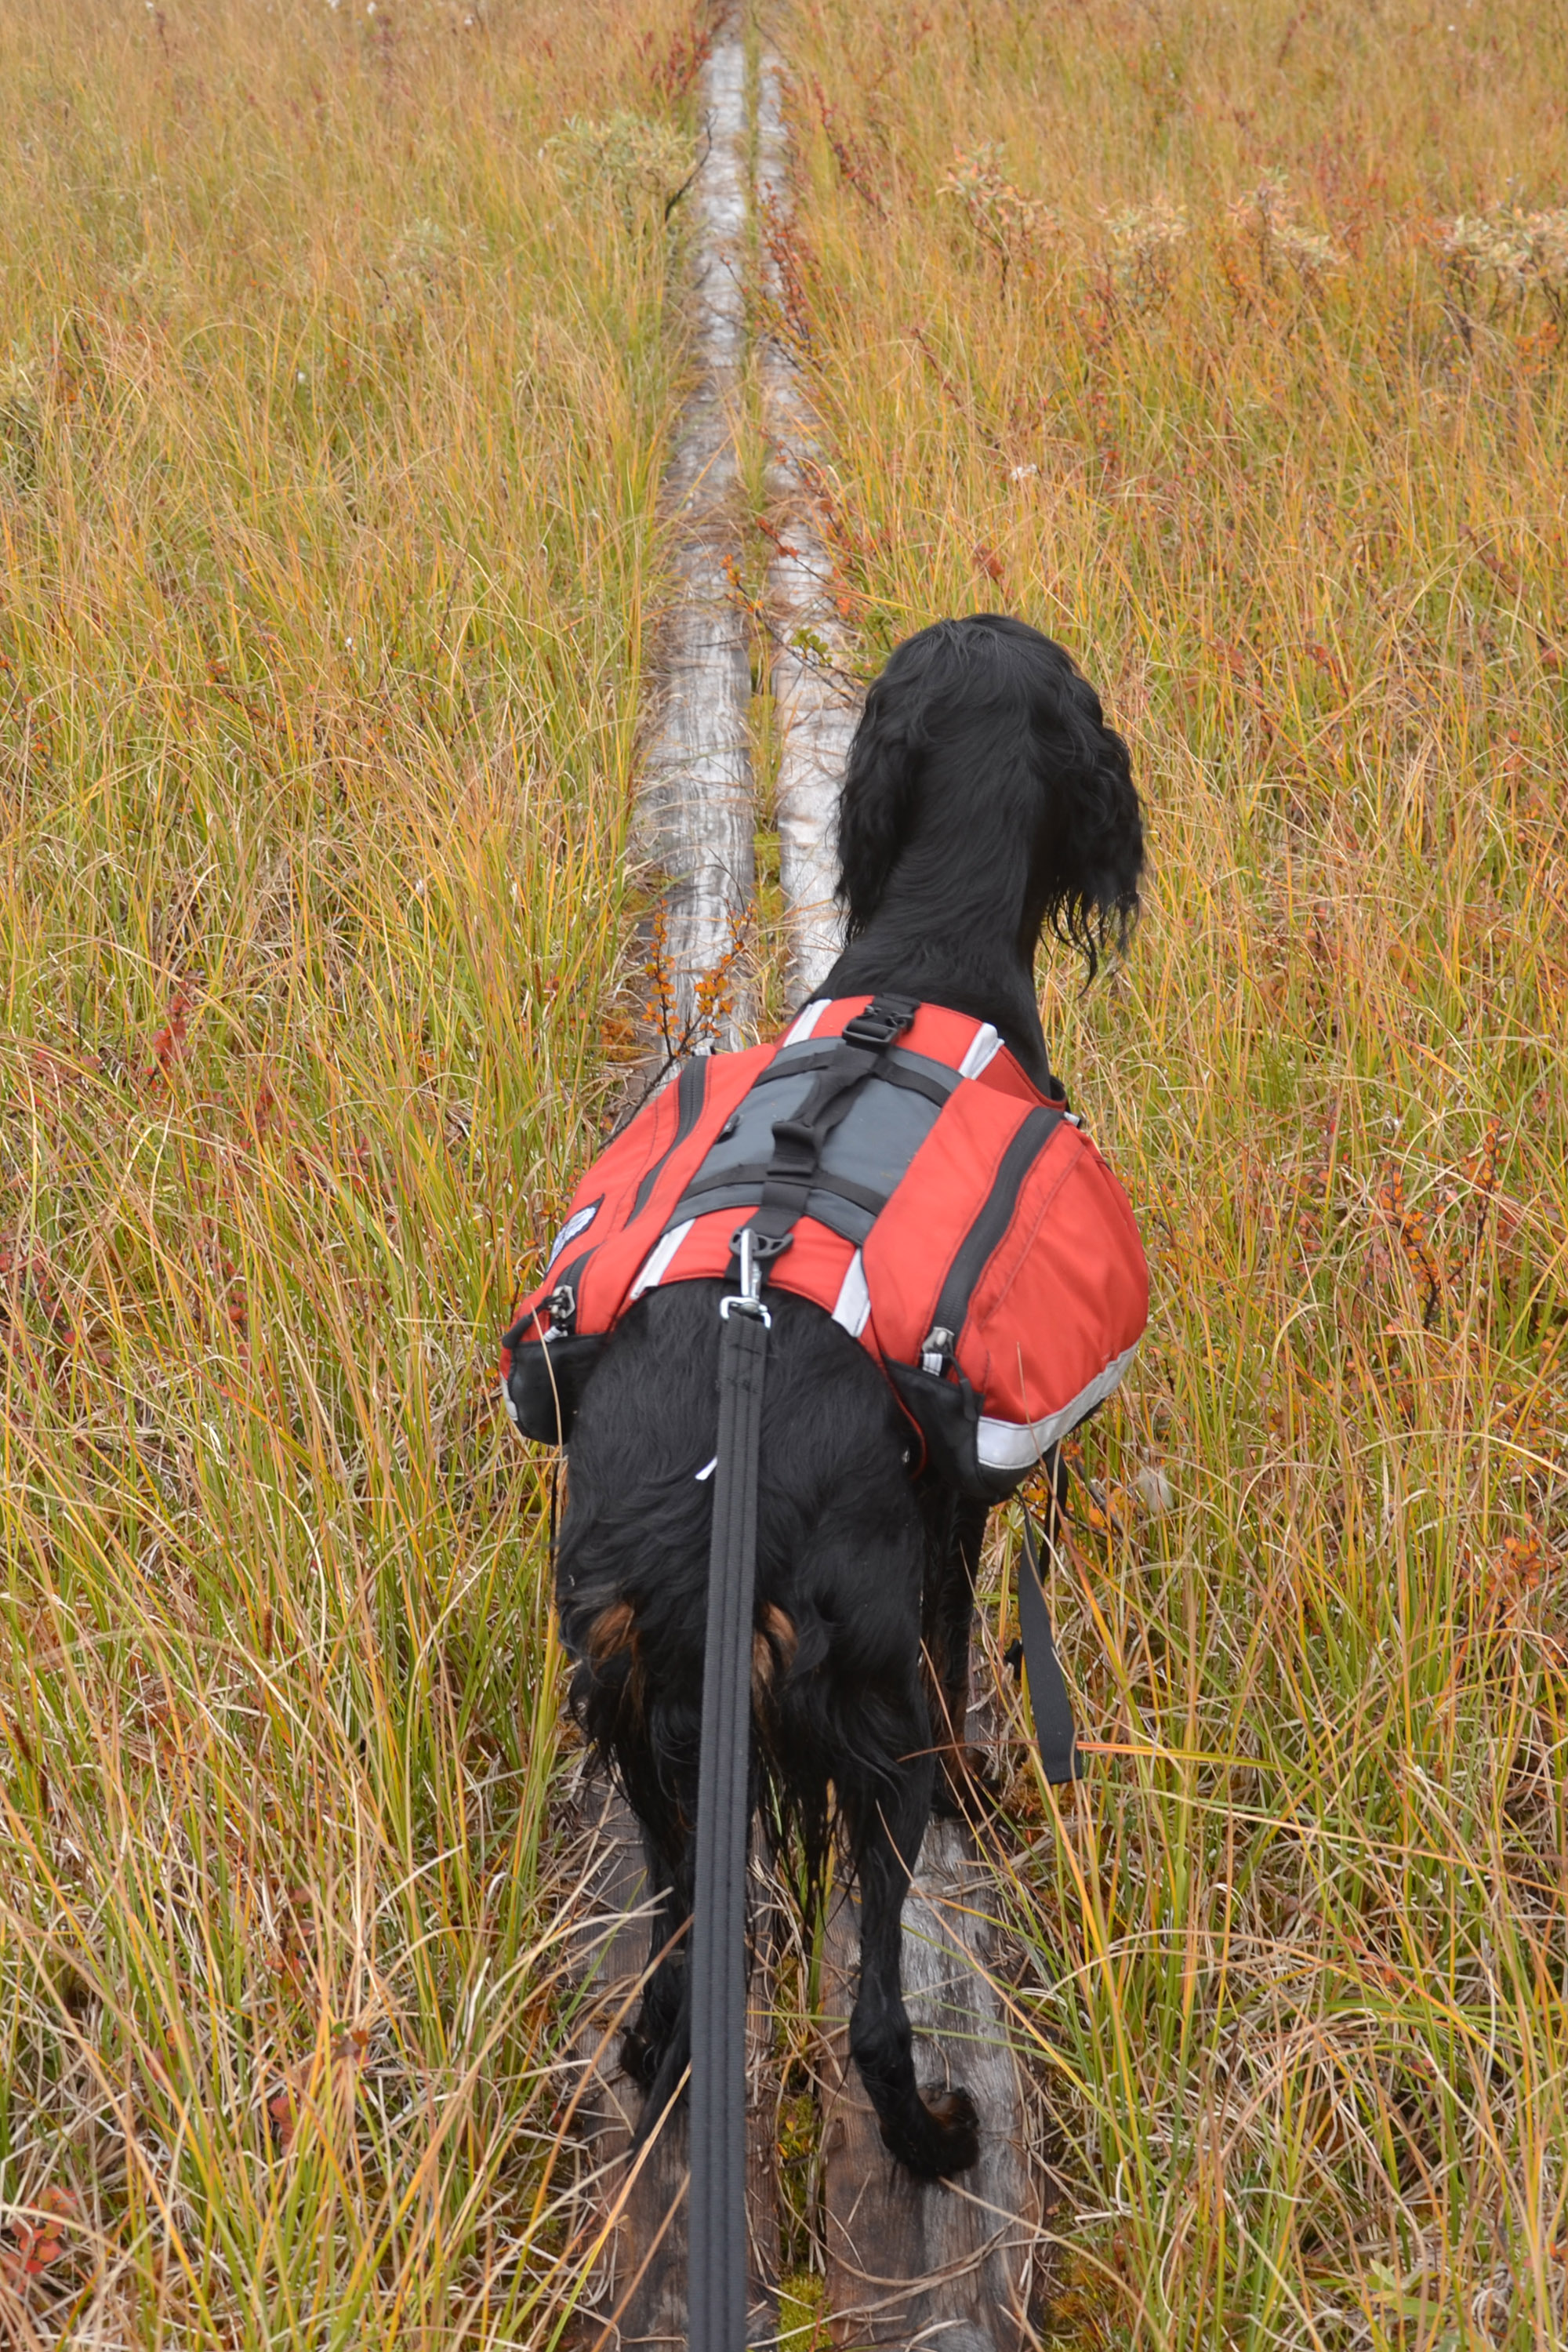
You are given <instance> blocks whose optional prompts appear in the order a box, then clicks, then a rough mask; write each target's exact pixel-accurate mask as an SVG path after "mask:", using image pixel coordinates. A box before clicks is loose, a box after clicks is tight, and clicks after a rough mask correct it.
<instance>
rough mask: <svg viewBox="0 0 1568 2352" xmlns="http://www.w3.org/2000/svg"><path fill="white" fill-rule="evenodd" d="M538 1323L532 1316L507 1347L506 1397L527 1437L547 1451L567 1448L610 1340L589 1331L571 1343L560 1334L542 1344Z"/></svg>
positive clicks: (503, 1372) (503, 1381)
mask: <svg viewBox="0 0 1568 2352" xmlns="http://www.w3.org/2000/svg"><path fill="white" fill-rule="evenodd" d="M535 1321H536V1318H534V1317H533V1316H531V1315H530V1316H526V1317H525V1318H523V1320H522V1322H521V1323H514V1324H513V1325H512V1327H511V1329H510V1331H509V1332H508V1333H507V1335H506V1337H505V1339H503V1340H502V1341H501V1393H502V1394H503V1396H504V1397H505V1398H506V1409H507V1411H508V1412H509V1413H510V1415H511V1418H512V1420H513V1421H514V1422H515V1423H516V1424H517V1427H518V1428H519V1429H520V1430H521V1433H522V1434H523V1436H524V1437H531V1438H534V1439H536V1440H537V1442H538V1443H539V1444H541V1445H564V1444H566V1443H567V1441H568V1440H569V1438H570V1437H571V1434H572V1424H573V1423H574V1421H575V1420H576V1418H577V1407H578V1405H579V1404H580V1403H581V1402H582V1397H583V1391H584V1388H586V1386H587V1384H588V1381H589V1379H590V1377H591V1376H592V1374H593V1371H594V1368H595V1365H596V1364H597V1362H598V1360H599V1358H600V1357H601V1356H602V1355H603V1353H604V1351H605V1339H606V1337H607V1336H608V1335H607V1334H606V1333H605V1332H603V1331H584V1333H583V1334H582V1335H581V1336H580V1337H579V1338H575V1339H571V1338H568V1337H567V1336H566V1335H565V1334H564V1333H563V1332H557V1333H556V1334H555V1336H554V1338H553V1339H540V1337H539V1336H538V1332H537V1330H536V1328H535Z"/></svg>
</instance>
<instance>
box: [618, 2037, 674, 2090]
mask: <svg viewBox="0 0 1568 2352" xmlns="http://www.w3.org/2000/svg"><path fill="white" fill-rule="evenodd" d="M663 2055H664V2048H663V2044H662V2043H660V2042H655V2041H654V2039H653V2037H652V2036H651V2035H650V2034H647V2033H644V2032H642V2030H641V2028H640V2027H639V2026H636V2025H628V2026H627V2028H626V2032H624V2033H623V2034H622V2036H621V2072H622V2074H625V2075H626V2077H627V2079H628V2081H630V2082H633V2083H635V2084H637V2089H638V2090H639V2091H650V2090H651V2089H652V2088H653V2078H654V2076H655V2075H656V2074H658V2062H659V2060H660V2059H661V2058H662V2057H663Z"/></svg>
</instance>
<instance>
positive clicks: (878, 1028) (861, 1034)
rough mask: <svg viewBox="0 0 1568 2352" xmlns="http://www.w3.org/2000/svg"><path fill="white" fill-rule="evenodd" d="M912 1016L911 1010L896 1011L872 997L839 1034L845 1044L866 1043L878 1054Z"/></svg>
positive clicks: (908, 1023) (904, 1026)
mask: <svg viewBox="0 0 1568 2352" xmlns="http://www.w3.org/2000/svg"><path fill="white" fill-rule="evenodd" d="M914 1017H915V1016H914V1014H913V1013H912V1012H900V1011H898V1010H897V1009H895V1008H894V1007H892V1006H890V1005H887V1004H882V1003H878V1002H877V1000H876V999H875V998H873V1000H872V1002H871V1003H869V1004H868V1006H867V1007H866V1010H865V1011H864V1013H856V1015H855V1017H854V1019H853V1020H851V1021H847V1022H846V1023H845V1024H844V1027H843V1031H842V1033H841V1034H842V1035H843V1038H844V1042H845V1044H846V1045H868V1046H870V1047H871V1048H872V1049H873V1050H874V1051H875V1052H877V1053H879V1054H880V1053H883V1052H885V1050H886V1049H887V1047H888V1046H889V1045H891V1044H892V1042H893V1040H894V1038H895V1037H896V1036H898V1034H899V1033H900V1030H903V1029H907V1028H908V1027H909V1025H910V1022H911V1021H912V1020H913V1019H914Z"/></svg>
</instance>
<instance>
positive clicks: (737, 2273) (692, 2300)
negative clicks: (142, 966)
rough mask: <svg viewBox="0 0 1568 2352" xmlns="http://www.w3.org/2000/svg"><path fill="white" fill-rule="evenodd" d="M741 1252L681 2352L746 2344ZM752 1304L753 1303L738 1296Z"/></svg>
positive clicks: (761, 1316)
mask: <svg viewBox="0 0 1568 2352" xmlns="http://www.w3.org/2000/svg"><path fill="white" fill-rule="evenodd" d="M752 1264H753V1261H752V1254H751V1252H750V1250H749V1249H748V1251H747V1253H746V1263H745V1264H744V1265H743V1267H742V1275H743V1281H742V1297H739V1298H737V1297H732V1296H731V1297H725V1298H724V1300H723V1301H722V1303H721V1308H720V1312H721V1315H722V1316H723V1318H724V1321H723V1329H722V1332H721V1337H720V1341H719V1462H718V1467H717V1469H716V1470H715V1471H714V1473H713V1537H712V1541H711V1544H710V1547H709V1553H708V1627H707V1643H706V1647H705V1648H704V1651H703V1656H702V1736H701V1745H700V1749H699V1754H698V1767H697V1775H698V1777H697V1877H696V1885H695V1889H694V1898H695V1899H694V1906H693V1920H692V1928H691V2196H690V2206H689V2234H688V2240H687V2245H688V2252H687V2301H688V2306H689V2321H688V2335H687V2343H688V2345H689V2352H743V2347H744V2345H745V2342H746V1831H747V1828H748V1826H749V1815H750V1810H751V1809H750V1805H749V1803H748V1793H749V1790H748V1775H749V1767H750V1761H751V1730H752V1600H753V1595H754V1592H755V1589H756V1576H757V1483H758V1454H759V1448H760V1441H761V1436H762V1403H763V1366H764V1364H765V1362H766V1359H767V1346H768V1318H767V1311H766V1309H765V1308H764V1307H763V1305H762V1302H761V1300H760V1299H759V1298H757V1297H756V1296H755V1276H754V1274H753V1272H752ZM747 1293H750V1294H751V1295H750V1296H747V1295H746V1294H747Z"/></svg>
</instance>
